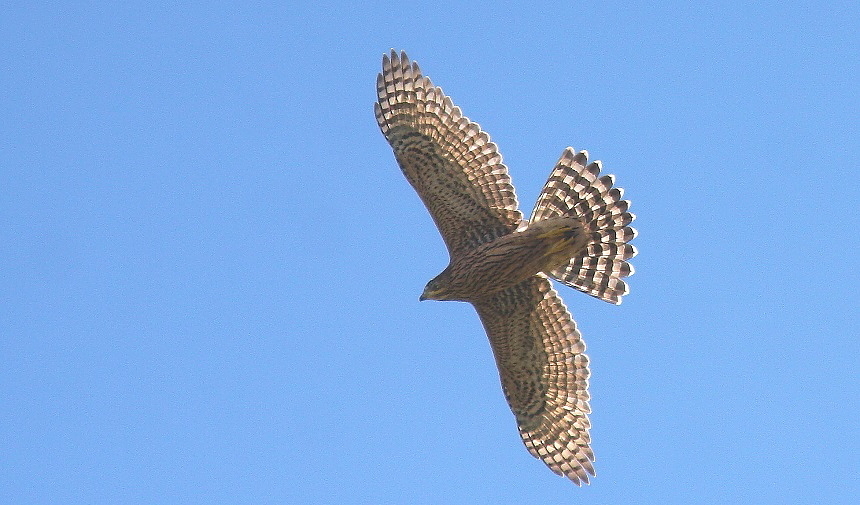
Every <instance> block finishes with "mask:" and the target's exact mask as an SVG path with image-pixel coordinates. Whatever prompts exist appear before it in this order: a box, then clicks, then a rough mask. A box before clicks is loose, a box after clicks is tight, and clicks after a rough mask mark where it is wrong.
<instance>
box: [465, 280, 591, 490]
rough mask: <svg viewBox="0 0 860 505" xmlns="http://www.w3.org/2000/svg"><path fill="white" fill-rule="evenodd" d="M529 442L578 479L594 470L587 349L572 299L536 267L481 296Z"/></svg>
mask: <svg viewBox="0 0 860 505" xmlns="http://www.w3.org/2000/svg"><path fill="white" fill-rule="evenodd" d="M474 306H475V310H476V311H477V312H478V315H479V316H480V318H481V322H482V323H483V324H484V328H485V329H486V330H487V335H488V336H489V338H490V344H491V346H492V348H493V354H494V356H495V358H496V364H497V365H498V368H499V376H500V378H501V382H502V390H503V391H504V393H505V398H506V399H507V400H508V404H509V405H510V407H511V410H512V411H513V412H514V415H515V416H516V419H517V425H518V427H519V431H520V436H521V437H522V439H523V443H525V446H526V448H527V449H528V450H529V452H530V453H531V454H532V455H533V456H534V457H536V458H538V459H540V460H542V461H543V462H544V463H546V465H547V466H548V467H549V468H550V469H551V470H552V471H553V472H555V473H556V474H558V475H562V476H565V477H567V478H568V479H570V480H572V481H573V482H575V483H576V484H578V485H579V484H582V483H586V484H587V483H588V480H589V476H594V475H595V472H594V465H593V464H592V463H593V461H594V453H593V452H592V450H591V446H590V443H591V438H590V436H589V433H588V430H589V428H590V427H591V423H590V422H589V420H588V414H589V413H590V412H591V407H590V406H589V403H588V402H589V398H590V397H589V393H588V377H589V370H588V356H586V355H585V343H584V342H583V340H582V336H581V335H580V333H579V330H577V328H576V323H575V322H574V321H573V319H572V318H571V315H570V312H568V310H567V307H565V305H564V303H563V302H562V301H561V299H560V298H559V297H558V295H557V294H556V292H555V290H554V289H553V287H552V285H551V284H550V281H549V279H547V278H546V276H544V275H537V276H535V277H532V278H531V279H528V280H526V281H524V282H522V283H520V284H517V285H516V286H513V287H511V288H508V289H506V290H504V291H502V292H500V293H498V294H495V295H493V296H492V297H489V298H487V299H482V300H480V301H477V302H474Z"/></svg>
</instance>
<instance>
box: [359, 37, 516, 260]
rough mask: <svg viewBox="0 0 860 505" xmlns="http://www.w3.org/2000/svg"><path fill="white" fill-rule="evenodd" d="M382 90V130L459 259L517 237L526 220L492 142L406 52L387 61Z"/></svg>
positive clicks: (380, 82)
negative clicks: (516, 231)
mask: <svg viewBox="0 0 860 505" xmlns="http://www.w3.org/2000/svg"><path fill="white" fill-rule="evenodd" d="M376 87H377V93H378V100H377V102H376V103H375V104H374V111H375V113H376V120H377V122H378V123H379V128H380V129H381V130H382V133H383V134H384V135H385V138H386V139H387V140H388V142H389V144H391V147H392V149H393V150H394V156H395V158H397V162H398V164H399V165H400V168H401V170H403V174H404V175H405V176H406V179H407V180H408V181H409V183H410V184H412V187H414V188H415V191H416V192H417V193H418V196H419V197H421V200H422V201H423V202H424V205H425V206H426V207H427V210H428V211H430V215H431V216H432V217H433V220H434V221H435V223H436V226H437V227H438V228H439V232H440V233H441V234H442V238H443V239H444V240H445V244H446V245H447V246H448V251H449V253H450V254H451V256H452V258H453V257H456V256H458V255H461V254H463V253H465V252H466V251H468V250H471V249H473V248H474V247H476V246H478V245H480V244H483V243H485V242H489V241H491V240H493V239H495V238H498V237H500V236H502V235H506V234H508V233H510V232H511V231H513V230H514V229H515V228H516V227H517V225H518V224H519V223H520V222H521V220H522V214H521V213H520V211H519V210H517V197H516V194H515V193H514V187H513V185H512V184H511V178H510V176H509V175H508V169H507V167H506V166H505V165H504V163H502V156H501V154H499V152H498V149H497V147H496V144H494V143H493V142H491V141H490V136H489V135H487V133H486V132H483V131H481V127H480V126H479V125H478V124H477V123H474V122H472V121H470V120H469V119H468V118H467V117H465V116H463V114H462V112H461V111H460V108H459V107H457V106H455V105H454V104H453V102H451V99H450V98H449V97H448V96H446V95H445V94H444V93H443V92H442V88H439V87H436V86H434V85H433V83H432V82H431V81H430V79H429V78H427V77H425V76H423V75H422V74H421V69H420V68H419V67H418V64H417V63H415V62H410V61H409V58H408V57H407V56H406V53H403V52H401V53H400V54H399V55H398V54H397V53H396V52H395V51H393V50H392V51H391V55H390V56H389V55H385V56H384V57H383V62H382V73H381V74H379V76H378V77H377V84H376Z"/></svg>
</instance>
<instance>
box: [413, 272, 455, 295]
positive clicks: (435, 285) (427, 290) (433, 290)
mask: <svg viewBox="0 0 860 505" xmlns="http://www.w3.org/2000/svg"><path fill="white" fill-rule="evenodd" d="M441 277H442V276H441V275H439V276H438V277H436V278H434V279H432V280H431V281H430V282H428V283H427V286H425V287H424V292H423V293H421V296H420V297H418V300H420V301H422V302H423V301H424V300H447V298H446V297H445V295H446V293H447V291H448V289H447V288H446V284H445V282H444V280H443V279H441Z"/></svg>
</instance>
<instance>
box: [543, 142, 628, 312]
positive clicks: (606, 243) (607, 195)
mask: <svg viewBox="0 0 860 505" xmlns="http://www.w3.org/2000/svg"><path fill="white" fill-rule="evenodd" d="M600 168H601V164H600V162H599V161H593V162H591V163H588V152H587V151H580V152H579V153H575V152H574V151H573V149H572V148H570V147H568V148H567V149H565V150H564V153H562V155H561V159H559V160H558V163H557V164H556V166H555V168H554V169H553V171H552V173H551V174H550V176H549V180H547V182H546V185H545V186H544V188H543V191H542V192H541V196H540V198H538V201H537V204H536V205H535V208H534V211H532V216H531V219H530V220H529V222H530V223H534V222H537V221H541V220H544V219H548V218H552V217H562V216H575V217H577V218H579V219H580V220H581V221H582V223H583V225H584V227H585V233H586V234H588V237H589V239H588V244H587V246H586V247H585V249H584V250H583V251H582V252H581V253H580V254H578V255H577V256H575V257H573V258H571V260H570V261H569V262H568V263H567V264H566V265H563V266H561V267H558V268H556V269H554V270H552V271H550V272H547V274H548V275H549V276H550V277H552V278H554V279H556V280H557V281H559V282H562V283H564V284H567V285H568V286H571V287H574V288H576V289H578V290H580V291H582V292H584V293H588V294H589V295H591V296H594V297H597V298H600V299H601V300H604V301H607V302H609V303H614V304H616V305H618V304H620V303H621V297H622V296H624V295H626V294H627V293H628V292H629V291H630V290H629V289H628V287H627V283H626V282H624V280H623V278H624V277H627V276H629V275H633V266H631V265H630V264H629V263H627V260H628V259H630V258H632V257H633V256H636V252H637V251H636V248H635V247H634V246H633V245H631V244H628V242H629V241H631V240H633V238H634V237H636V230H635V229H633V228H631V227H630V226H629V225H630V223H631V222H633V220H634V219H635V218H636V216H634V215H633V214H631V213H630V212H628V211H627V210H628V208H629V207H630V202H629V201H627V200H622V199H621V198H622V196H623V194H624V191H623V190H622V189H621V188H616V187H612V185H613V184H614V183H615V178H614V176H612V175H603V176H601V175H600Z"/></svg>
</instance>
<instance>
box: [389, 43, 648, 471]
mask: <svg viewBox="0 0 860 505" xmlns="http://www.w3.org/2000/svg"><path fill="white" fill-rule="evenodd" d="M377 95H378V100H377V102H376V104H374V109H375V113H376V119H377V122H378V123H379V127H380V129H381V130H382V133H383V134H384V135H385V138H386V139H387V140H388V142H389V144H391V147H392V149H393V150H394V155H395V158H396V159H397V162H398V164H399V165H400V168H401V170H402V171H403V174H404V175H405V176H406V179H407V180H408V181H409V183H410V184H411V185H412V186H413V187H414V188H415V191H416V192H417V193H418V196H420V197H421V200H422V201H423V202H424V204H425V206H426V207H427V210H428V211H429V212H430V215H431V216H432V217H433V220H434V221H435V223H436V226H437V227H438V228H439V231H440V233H441V234H442V238H443V239H444V240H445V244H446V245H447V247H448V252H449V254H450V262H449V265H448V267H447V268H446V269H445V270H444V271H443V272H442V273H440V274H439V275H438V276H436V277H435V278H434V279H432V280H431V281H430V282H429V283H428V284H427V286H426V288H425V290H424V293H423V294H422V295H421V299H422V300H423V299H433V300H460V301H467V302H470V303H471V304H472V305H473V306H474V307H475V310H476V311H477V313H478V316H479V317H480V319H481V322H482V323H483V325H484V328H485V329H486V331H487V336H488V337H489V340H490V345H491V347H492V349H493V355H494V357H495V359H496V365H497V366H498V368H499V376H500V379H501V383H502V390H503V391H504V393H505V398H506V399H507V401H508V404H509V405H510V407H511V410H512V411H513V413H514V415H515V416H516V419H517V426H518V428H519V432H520V436H521V437H522V439H523V442H524V443H525V445H526V448H527V449H528V450H529V452H530V453H531V454H532V455H533V456H535V457H537V458H539V459H541V460H542V461H543V462H544V463H546V465H547V466H549V468H550V469H551V470H552V471H553V472H555V473H557V474H559V475H564V476H566V477H567V478H569V479H571V480H572V481H573V482H575V483H577V484H580V483H583V482H584V483H587V482H588V479H589V476H590V475H592V476H593V475H594V474H595V473H594V466H593V465H592V462H593V461H594V453H593V452H592V450H591V447H590V442H591V439H590V436H589V432H588V430H589V428H590V426H591V424H590V422H589V419H588V414H589V412H590V411H591V409H590V406H589V403H588V402H589V393H588V377H589V369H588V357H587V356H586V355H585V344H584V342H583V341H582V338H581V335H580V333H579V331H578V330H577V327H576V323H575V322H574V321H573V319H572V318H571V316H570V312H568V310H567V308H566V307H565V305H564V303H563V302H562V301H561V299H560V298H559V297H558V295H557V293H556V291H555V290H554V289H553V287H552V284H551V282H550V280H549V279H550V278H552V279H555V280H557V281H559V282H562V283H564V284H567V285H569V286H572V287H574V288H576V289H578V290H580V291H583V292H585V293H588V294H589V295H592V296H594V297H597V298H600V299H601V300H604V301H607V302H610V303H614V304H618V303H621V297H622V296H623V295H625V294H627V284H626V283H625V282H624V281H623V280H622V278H623V277H626V276H628V275H630V274H632V273H633V268H632V267H631V266H630V265H629V264H628V263H627V260H628V259H630V258H632V257H633V256H634V255H635V254H636V249H635V248H634V247H633V246H632V245H630V244H628V243H627V242H629V241H630V240H632V239H633V238H634V237H635V235H636V232H635V230H633V228H631V227H630V226H629V224H630V223H631V222H632V221H633V219H634V216H633V215H632V214H630V213H629V212H628V211H627V210H628V207H629V202H627V201H626V200H622V199H621V198H622V192H621V190H620V189H619V188H615V187H613V184H614V179H613V177H612V176H609V175H603V176H601V175H600V162H591V163H589V162H588V153H586V152H585V151H580V152H579V153H576V152H575V151H573V150H572V149H571V148H567V149H565V151H564V152H563V154H562V156H561V158H560V159H559V161H558V163H557V164H556V166H555V168H554V169H553V171H552V173H551V174H550V177H549V180H548V181H547V183H546V185H545V186H544V189H543V191H542V192H541V195H540V197H539V198H538V201H537V204H536V205H535V208H534V210H533V212H532V215H531V218H530V219H529V220H528V221H525V220H524V219H523V216H522V213H521V212H520V211H519V209H518V206H517V198H516V195H515V193H514V187H513V185H512V184H511V180H510V176H509V175H508V170H507V167H506V166H505V165H504V164H503V163H502V157H501V155H500V154H499V153H498V150H497V148H496V145H495V144H494V143H492V142H490V139H489V136H488V135H487V134H486V133H485V132H483V131H481V128H480V127H479V126H478V125H477V124H476V123H473V122H471V121H470V120H469V119H468V118H466V117H465V116H463V114H462V113H461V112H460V109H459V108H458V107H456V106H455V105H454V104H453V103H452V102H451V99H450V98H449V97H447V96H445V94H444V93H443V92H442V89H441V88H439V87H436V86H434V85H433V83H432V82H431V81H430V79H429V78H427V77H426V76H424V75H422V74H421V70H420V69H419V68H418V65H417V64H416V63H413V62H410V61H409V59H408V58H407V57H406V54H405V53H400V54H399V55H398V54H397V53H396V52H394V51H392V52H391V55H390V57H389V56H388V55H386V56H384V57H383V69H382V73H381V74H379V76H378V78H377Z"/></svg>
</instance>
